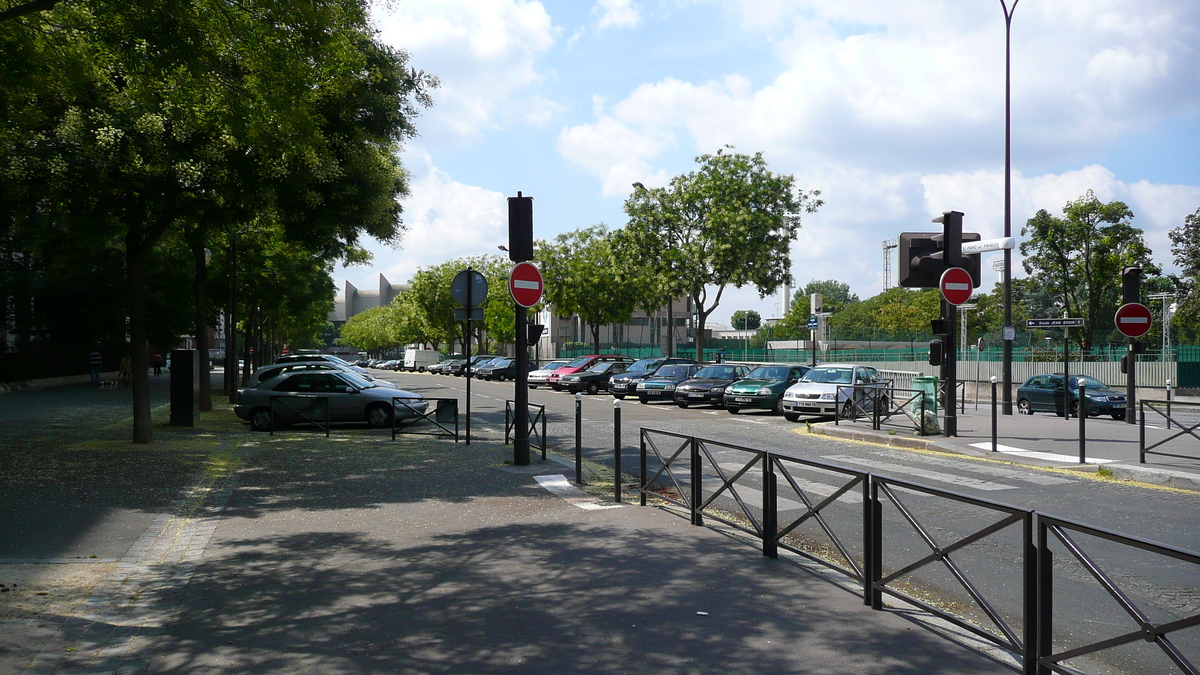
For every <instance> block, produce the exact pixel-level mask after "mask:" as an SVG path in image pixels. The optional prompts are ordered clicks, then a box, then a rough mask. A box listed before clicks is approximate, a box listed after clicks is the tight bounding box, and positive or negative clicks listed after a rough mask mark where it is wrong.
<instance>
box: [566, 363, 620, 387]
mask: <svg viewBox="0 0 1200 675" xmlns="http://www.w3.org/2000/svg"><path fill="white" fill-rule="evenodd" d="M627 365H628V364H626V363H623V362H621V361H604V362H603V363H597V364H596V365H594V366H592V367H591V368H588V369H587V370H585V371H583V372H581V373H574V374H572V375H563V376H562V378H561V379H560V380H559V384H561V385H562V387H563V388H564V389H566V390H567V391H569V392H571V393H572V394H574V393H576V392H580V391H586V392H587V393H589V394H592V395H593V396H594V395H596V394H598V393H600V391H601V390H607V389H608V383H609V381H610V380H611V379H612V376H613V375H616V374H617V373H623V372H625V367H626V366H627Z"/></svg>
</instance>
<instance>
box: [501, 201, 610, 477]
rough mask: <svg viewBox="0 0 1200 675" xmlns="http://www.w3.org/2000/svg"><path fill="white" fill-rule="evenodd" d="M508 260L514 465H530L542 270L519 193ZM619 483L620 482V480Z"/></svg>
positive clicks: (529, 212) (529, 213)
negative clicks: (532, 325)
mask: <svg viewBox="0 0 1200 675" xmlns="http://www.w3.org/2000/svg"><path fill="white" fill-rule="evenodd" d="M508 259H509V260H511V261H513V262H514V263H516V265H514V266H513V269H512V272H510V273H509V275H508V292H509V294H511V295H512V298H513V303H514V305H515V306H514V308H513V310H514V311H513V314H514V318H515V321H514V327H515V328H516V331H515V332H516V335H515V336H514V337H515V340H514V342H515V343H516V344H515V345H514V346H515V348H516V362H517V364H516V365H517V372H516V374H515V376H514V377H513V387H514V388H515V391H514V392H513V401H514V403H516V407H517V409H516V411H515V414H514V415H513V426H514V428H515V430H516V434H515V435H514V436H513V464H515V465H516V466H528V465H529V315H528V312H527V310H528V309H529V308H530V307H532V306H534V305H536V304H537V303H538V301H540V300H541V299H542V291H543V290H544V288H543V284H542V273H541V272H540V271H538V268H537V267H534V266H533V264H532V263H530V262H528V261H530V260H532V259H533V197H526V196H525V195H523V194H521V193H520V192H517V196H516V197H509V198H508ZM618 482H619V481H618Z"/></svg>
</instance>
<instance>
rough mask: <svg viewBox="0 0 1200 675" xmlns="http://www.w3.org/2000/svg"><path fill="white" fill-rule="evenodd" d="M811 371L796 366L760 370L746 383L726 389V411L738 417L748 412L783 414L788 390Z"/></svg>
mask: <svg viewBox="0 0 1200 675" xmlns="http://www.w3.org/2000/svg"><path fill="white" fill-rule="evenodd" d="M808 370H809V367H808V366H803V365H800V364H795V363H792V364H788V363H781V364H778V365H771V366H759V367H757V368H755V369H754V370H752V371H750V373H749V374H748V375H746V378H745V379H743V380H738V381H737V382H734V383H733V384H732V385H730V386H729V387H726V389H725V409H726V410H728V411H729V412H731V413H735V414H736V413H738V412H741V411H742V410H747V409H749V410H773V411H775V412H776V413H782V412H783V392H784V390H786V389H787V388H788V387H790V386H792V385H793V384H796V382H798V381H800V378H801V377H804V374H805V373H807V372H808Z"/></svg>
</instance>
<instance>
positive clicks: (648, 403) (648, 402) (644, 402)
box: [638, 396, 650, 405]
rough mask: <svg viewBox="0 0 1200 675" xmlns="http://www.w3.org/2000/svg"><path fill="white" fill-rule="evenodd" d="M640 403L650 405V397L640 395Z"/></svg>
mask: <svg viewBox="0 0 1200 675" xmlns="http://www.w3.org/2000/svg"><path fill="white" fill-rule="evenodd" d="M638 403H641V404H642V405H650V399H648V398H646V397H645V396H639V397H638Z"/></svg>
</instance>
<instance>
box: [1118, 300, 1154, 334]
mask: <svg viewBox="0 0 1200 675" xmlns="http://www.w3.org/2000/svg"><path fill="white" fill-rule="evenodd" d="M1113 321H1115V322H1116V324H1117V330H1119V331H1121V334H1122V335H1124V336H1125V337H1131V338H1137V337H1142V336H1143V335H1145V334H1146V333H1149V332H1150V325H1151V323H1152V322H1153V319H1152V318H1151V316H1150V308H1149V307H1147V306H1145V305H1143V304H1141V303H1140V302H1131V303H1128V304H1125V305H1121V308H1120V309H1118V310H1117V316H1116V318H1115V319H1113Z"/></svg>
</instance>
